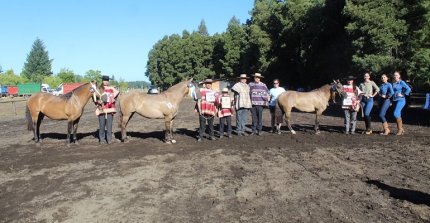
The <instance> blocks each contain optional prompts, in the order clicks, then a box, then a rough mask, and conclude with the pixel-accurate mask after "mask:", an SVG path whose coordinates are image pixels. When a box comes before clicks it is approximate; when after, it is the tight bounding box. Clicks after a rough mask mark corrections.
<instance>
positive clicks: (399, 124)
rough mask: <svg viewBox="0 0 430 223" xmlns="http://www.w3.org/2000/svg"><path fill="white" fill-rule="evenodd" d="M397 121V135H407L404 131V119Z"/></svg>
mask: <svg viewBox="0 0 430 223" xmlns="http://www.w3.org/2000/svg"><path fill="white" fill-rule="evenodd" d="M396 121H397V134H396V135H403V134H405V130H404V129H403V122H402V118H397V119H396Z"/></svg>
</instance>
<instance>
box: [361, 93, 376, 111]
mask: <svg viewBox="0 0 430 223" xmlns="http://www.w3.org/2000/svg"><path fill="white" fill-rule="evenodd" d="M361 107H362V108H363V110H364V116H370V112H371V111H372V108H373V98H366V97H364V96H363V98H362V99H361Z"/></svg>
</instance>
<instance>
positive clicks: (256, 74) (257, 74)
mask: <svg viewBox="0 0 430 223" xmlns="http://www.w3.org/2000/svg"><path fill="white" fill-rule="evenodd" d="M252 76H254V77H259V78H264V76H263V75H261V74H260V73H255V74H254V75H252Z"/></svg>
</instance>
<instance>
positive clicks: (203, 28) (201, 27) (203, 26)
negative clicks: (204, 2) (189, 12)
mask: <svg viewBox="0 0 430 223" xmlns="http://www.w3.org/2000/svg"><path fill="white" fill-rule="evenodd" d="M197 32H198V33H200V34H201V35H203V36H209V32H208V28H207V27H206V22H205V20H204V19H202V21H200V24H199V27H198V28H197Z"/></svg>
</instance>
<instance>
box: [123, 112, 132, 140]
mask: <svg viewBox="0 0 430 223" xmlns="http://www.w3.org/2000/svg"><path fill="white" fill-rule="evenodd" d="M133 114H134V113H127V114H125V113H123V114H122V119H121V140H122V141H123V142H125V143H127V142H128V138H127V130H126V127H127V124H128V121H129V120H130V119H131V117H132V116H133Z"/></svg>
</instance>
